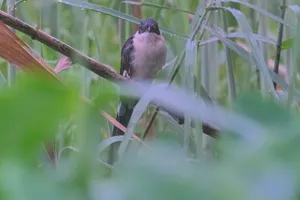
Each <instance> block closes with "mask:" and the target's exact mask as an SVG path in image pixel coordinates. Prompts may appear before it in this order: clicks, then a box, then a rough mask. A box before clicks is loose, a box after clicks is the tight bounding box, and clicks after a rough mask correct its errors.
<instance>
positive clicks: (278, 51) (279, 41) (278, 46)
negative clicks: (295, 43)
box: [273, 0, 286, 89]
mask: <svg viewBox="0 0 300 200" xmlns="http://www.w3.org/2000/svg"><path fill="white" fill-rule="evenodd" d="M280 9H281V16H280V17H281V19H284V17H285V9H286V0H282V5H281V7H280ZM282 38H283V24H282V23H280V24H279V30H278V38H277V43H276V59H275V66H274V72H275V73H276V74H278V70H279V62H280V56H281V45H282ZM273 84H274V88H275V89H276V83H275V82H274V83H273Z"/></svg>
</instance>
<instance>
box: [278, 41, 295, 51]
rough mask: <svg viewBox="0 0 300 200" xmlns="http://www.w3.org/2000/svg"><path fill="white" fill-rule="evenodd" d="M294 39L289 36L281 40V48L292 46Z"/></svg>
mask: <svg viewBox="0 0 300 200" xmlns="http://www.w3.org/2000/svg"><path fill="white" fill-rule="evenodd" d="M293 43H294V39H293V38H290V39H287V40H285V41H283V42H282V45H281V49H282V50H286V49H290V48H292V47H293Z"/></svg>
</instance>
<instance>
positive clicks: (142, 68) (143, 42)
mask: <svg viewBox="0 0 300 200" xmlns="http://www.w3.org/2000/svg"><path fill="white" fill-rule="evenodd" d="M133 45H134V56H133V61H132V66H133V68H134V73H133V75H132V78H147V79H149V78H150V79H152V78H154V77H155V75H156V74H157V72H158V71H159V70H161V69H162V67H163V66H164V64H165V62H166V44H165V40H164V38H163V36H161V35H156V34H149V33H143V34H136V35H135V37H134V40H133Z"/></svg>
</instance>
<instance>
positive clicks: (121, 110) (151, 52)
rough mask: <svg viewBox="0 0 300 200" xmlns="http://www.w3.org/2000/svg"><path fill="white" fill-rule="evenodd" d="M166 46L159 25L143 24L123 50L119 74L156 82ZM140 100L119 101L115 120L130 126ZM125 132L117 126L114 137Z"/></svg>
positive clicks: (112, 152) (113, 152) (112, 157)
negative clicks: (135, 107)
mask: <svg viewBox="0 0 300 200" xmlns="http://www.w3.org/2000/svg"><path fill="white" fill-rule="evenodd" d="M166 55H167V47H166V42H165V38H164V37H163V35H162V33H161V31H160V29H159V26H158V23H157V22H156V21H155V20H154V19H153V18H146V19H144V20H142V21H141V23H140V25H139V27H138V30H137V31H136V33H135V34H133V35H132V36H130V37H129V38H128V39H127V40H126V41H125V42H124V44H123V46H122V49H121V66H120V75H122V76H123V77H125V78H128V79H131V80H134V81H144V80H147V81H153V79H154V78H155V76H156V74H157V73H158V72H159V71H160V70H161V69H162V68H163V66H164V65H165V63H166ZM137 102H138V100H133V99H130V98H120V102H119V104H118V111H117V116H116V120H117V121H118V122H119V123H121V124H122V125H123V126H125V127H127V125H128V123H129V120H130V118H131V115H132V113H133V109H134V106H135V105H136V104H137ZM123 134H124V133H123V132H122V131H121V130H120V129H119V128H117V127H116V126H114V128H113V131H112V134H111V136H119V135H123ZM119 145H120V142H115V143H113V144H112V145H111V146H110V149H109V154H108V164H110V165H113V164H114V163H115V161H116V159H117V151H118V148H119Z"/></svg>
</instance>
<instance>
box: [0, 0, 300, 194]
mask: <svg viewBox="0 0 300 200" xmlns="http://www.w3.org/2000/svg"><path fill="white" fill-rule="evenodd" d="M76 1H77V0H76ZM266 1H267V0H266ZM74 2H75V0H74ZM79 2H81V4H83V3H82V2H89V3H92V4H93V5H94V6H103V8H109V9H114V10H115V11H121V12H123V13H125V14H128V15H131V14H132V13H131V9H132V7H131V5H129V4H125V3H123V4H122V1H121V0H101V1H99V0H98V1H96V0H94V1H84V0H82V1H79ZM143 2H146V3H148V5H145V6H142V16H143V17H153V18H155V19H156V20H157V21H158V22H159V24H160V26H161V27H163V28H165V29H167V30H170V31H173V32H174V33H176V34H174V35H170V34H164V36H165V38H166V41H167V48H168V58H167V62H170V61H173V60H174V59H175V58H176V57H178V56H179V55H180V53H181V52H182V51H183V50H184V49H185V47H187V48H189V46H188V43H187V40H185V39H182V38H181V37H180V36H181V35H184V36H187V35H189V33H190V31H192V30H193V29H192V28H193V27H191V24H190V22H189V17H190V18H191V16H189V15H188V13H186V12H181V11H179V10H178V9H181V10H186V11H189V12H197V11H201V12H202V11H204V10H205V9H204V7H201V6H203V5H205V2H203V1H202V0H201V1H198V0H188V1H183V0H167V1H164V0H151V1H150V0H148V1H143ZM237 2H239V1H235V3H230V4H225V6H228V7H229V6H230V7H234V8H236V9H238V10H240V11H242V14H244V15H245V18H246V19H247V21H246V22H247V23H248V24H245V25H249V26H250V27H251V29H252V30H253V32H254V33H255V34H260V33H262V32H264V31H262V27H261V21H262V18H261V17H262V16H264V15H263V14H258V13H259V12H258V8H255V9H249V8H248V7H247V6H244V5H240V3H237ZM247 2H249V3H252V4H253V5H256V6H258V7H259V8H260V9H262V10H263V12H265V13H267V14H273V15H275V17H276V16H277V17H278V16H279V9H278V8H279V5H280V4H281V1H280V0H276V1H275V0H274V1H268V4H267V6H266V7H262V6H261V4H260V3H259V1H258V0H251V1H247ZM2 3H3V1H1V0H0V8H2V10H6V6H7V5H6V2H4V4H3V5H2ZM289 3H290V4H299V2H297V1H290V2H289ZM152 4H153V5H154V4H155V5H162V6H161V7H159V6H158V7H154V6H151V5H152ZM1 6H2V7H1ZM163 6H167V7H170V9H164V8H163ZM172 8H177V10H176V9H172ZM16 11H17V12H16V15H17V17H18V18H19V19H21V20H22V21H25V22H26V23H28V24H31V25H33V26H38V27H40V28H41V29H42V30H43V31H46V32H48V33H50V34H51V35H53V36H55V37H57V38H59V39H60V40H62V41H64V42H66V43H67V44H70V45H71V46H73V47H74V48H76V49H78V50H80V51H82V52H83V53H84V54H87V55H89V56H90V57H93V58H95V59H96V60H98V61H99V62H101V63H104V64H107V65H109V66H112V68H113V69H115V70H116V71H118V70H119V67H120V66H119V65H120V49H121V45H122V42H123V40H124V39H125V36H126V37H127V36H128V35H131V34H133V33H134V31H133V29H132V27H131V25H132V23H127V25H129V26H128V27H125V28H124V27H123V28H122V29H121V28H120V27H119V25H120V20H119V19H118V18H117V17H112V16H111V15H109V14H103V13H101V12H100V11H99V12H96V11H93V10H91V9H86V8H85V9H83V7H80V6H70V5H67V4H63V3H58V2H55V1H51V0H26V1H22V2H19V3H18V5H17V10H16ZM220 13H221V12H220V10H216V12H214V13H213V15H212V16H209V17H211V18H209V19H210V22H209V23H208V25H209V26H210V27H212V28H214V27H217V28H219V27H222V24H223V22H222V20H220V17H219V14H220ZM200 14H203V13H200ZM238 14H239V13H238ZM289 14H291V13H289ZM226 16H227V17H228V22H229V23H228V25H229V27H228V30H229V32H233V33H234V32H236V33H237V35H242V36H243V37H241V38H239V41H240V42H244V43H245V44H247V45H249V44H248V43H247V42H246V41H247V39H249V38H250V39H253V38H254V37H253V35H251V34H250V36H249V35H247V34H248V33H244V32H243V30H241V29H240V27H238V24H237V21H236V18H235V17H234V16H233V15H232V14H230V13H229V12H228V13H227V14H226ZM200 19H201V17H199V20H200ZM289 19H290V18H288V22H290V23H291V25H292V26H294V21H295V20H294V18H293V20H289ZM124 21H126V20H124ZM128 21H130V20H129V18H128ZM197 22H198V21H197V19H196V21H195V22H194V23H197ZM292 22H293V23H292ZM259 25H260V26H259ZM259 27H260V28H259ZM263 28H265V29H266V30H265V31H266V35H262V39H261V41H269V40H267V39H271V40H272V41H275V42H276V38H277V28H278V22H276V21H275V20H274V19H270V18H268V20H267V23H266V26H265V27H263ZM221 30H224V29H222V28H220V30H219V29H214V31H215V32H217V31H220V32H221ZM286 31H287V33H286V34H285V38H284V41H285V42H284V43H283V48H284V49H285V51H283V52H282V53H283V55H282V57H283V59H282V62H281V64H283V65H286V68H287V69H290V68H291V63H290V60H291V57H290V48H292V46H293V45H292V44H293V40H292V39H289V38H291V37H293V33H292V32H290V33H289V31H290V29H287V30H286ZM205 32H206V34H207V35H205V37H204V39H205V40H209V39H217V41H218V43H213V42H208V43H207V45H203V46H198V48H192V50H191V49H190V51H189V52H191V54H193V55H188V56H187V57H188V58H190V59H191V60H192V59H193V60H194V61H195V62H196V64H195V66H193V67H194V68H195V69H194V71H195V72H194V74H193V75H194V77H190V74H189V75H186V74H185V73H184V72H185V69H183V67H184V66H181V69H180V70H181V71H180V73H179V74H178V76H177V77H176V81H175V82H176V84H177V85H179V86H181V85H182V84H183V80H187V79H191V80H192V79H193V80H194V82H195V83H194V85H193V84H191V85H193V88H192V90H190V93H188V94H187V95H186V96H182V98H181V99H179V100H178V101H177V103H180V104H185V101H186V100H187V98H188V97H191V98H192V97H195V98H196V97H197V98H200V95H198V94H200V91H199V88H201V86H202V84H203V83H206V82H207V83H209V84H208V85H209V87H208V88H205V89H207V93H208V95H209V96H210V97H211V99H213V101H215V102H217V103H218V104H220V105H223V106H224V108H226V111H228V113H229V111H230V112H231V111H232V112H234V114H235V115H236V116H241V117H243V118H245V119H247V120H248V123H249V124H251V125H252V123H253V124H254V125H253V126H255V124H256V125H261V127H263V128H264V130H265V132H264V133H263V134H262V135H258V136H257V133H256V132H255V131H256V130H257V129H255V130H252V129H250V128H249V127H241V124H239V123H238V122H234V121H232V120H231V118H230V117H228V119H227V118H226V115H224V114H223V115H222V116H221V117H223V121H225V122H228V124H231V125H232V126H235V127H237V129H236V130H241V131H240V132H229V131H226V130H222V131H221V133H220V138H219V139H218V140H214V141H213V142H212V145H211V146H209V147H210V148H208V149H207V148H206V146H205V145H203V144H202V142H203V143H204V142H205V138H202V133H201V132H200V131H201V130H200V129H199V127H197V126H196V127H190V129H184V128H182V127H181V126H179V125H177V124H174V123H170V122H172V121H171V119H169V118H167V117H165V116H164V115H159V117H158V120H156V124H155V126H154V133H155V135H156V139H155V140H154V141H152V142H148V143H147V144H148V146H145V145H144V146H142V148H141V149H139V151H138V152H135V151H133V150H135V148H129V150H128V152H126V153H125V155H124V158H123V159H122V162H120V163H119V164H118V165H116V166H115V167H114V168H113V169H112V168H111V166H109V165H107V164H106V163H105V160H106V151H104V152H101V151H100V150H99V146H101V144H103V143H107V142H108V141H107V140H106V139H107V138H108V137H109V134H110V132H111V130H112V125H111V124H110V123H108V122H107V120H105V119H104V118H103V117H102V116H101V115H100V110H104V111H106V112H108V113H109V114H111V115H112V116H115V113H116V110H117V106H116V105H117V101H118V95H119V91H118V88H117V87H116V85H114V84H112V83H110V82H109V81H107V80H104V79H102V78H101V77H98V76H96V75H95V74H93V73H92V72H89V71H88V70H86V69H83V68H82V66H78V65H77V64H74V65H73V66H72V68H71V69H69V70H66V71H63V72H62V73H61V74H60V76H61V77H62V79H63V80H65V81H66V82H67V83H68V87H64V86H62V85H60V84H59V83H55V82H53V81H51V80H50V79H48V78H47V77H32V76H29V75H27V74H23V73H22V72H18V77H17V80H16V83H15V84H14V86H13V87H11V88H9V87H7V86H6V83H5V80H4V79H5V78H7V76H6V74H7V62H6V61H4V60H2V59H1V58H0V71H1V72H2V74H3V76H1V74H0V79H1V81H0V86H1V87H0V134H1V137H0V160H1V162H0V163H1V164H0V177H1V178H0V199H3V200H4V199H5V200H8V199H12V200H13V199H15V200H20V199H24V200H34V199H57V200H59V199H64V200H66V199H72V200H74V199H78V200H79V199H85V200H86V199H93V200H94V199H110V200H120V199H130V200H134V199H158V200H159V199H174V200H176V199H208V200H209V199H211V200H213V199H230V200H234V199H249V200H250V199H261V200H267V199H270V200H271V199H272V200H274V199H280V200H281V199H299V189H298V188H299V186H300V182H299V179H298V176H299V167H300V162H299V161H300V159H298V148H299V145H298V143H299V139H300V138H299V134H300V133H299V130H300V129H299V128H300V127H299V123H298V122H299V117H300V116H299V113H298V107H299V105H298V100H297V98H295V100H294V101H293V105H292V109H289V108H288V107H287V106H286V102H285V100H284V99H281V100H275V99H274V98H272V97H270V95H269V90H268V88H267V89H266V88H265V87H266V86H265V85H263V84H262V85H260V84H259V82H258V81H257V79H258V77H257V76H256V75H257V74H256V72H255V70H254V67H255V66H254V64H253V63H251V62H249V61H248V60H245V59H244V58H242V57H241V56H240V54H238V53H240V52H236V51H234V50H232V49H231V51H232V53H233V56H232V59H233V66H232V67H233V71H234V76H235V79H236V85H235V87H236V89H237V93H238V97H237V99H232V100H230V98H228V96H229V95H228V81H229V80H228V76H227V70H226V67H228V66H227V65H226V63H227V62H226V59H228V56H227V55H226V54H225V51H224V43H223V42H221V41H219V38H218V37H216V35H214V34H211V33H209V31H208V30H207V29H205ZM218 33H219V32H218ZM243 34H244V35H243ZM17 35H18V36H19V37H21V38H22V39H23V40H24V41H25V42H27V43H28V44H29V45H30V46H31V47H32V48H33V49H34V50H35V51H36V52H37V53H38V54H39V55H41V56H42V57H43V58H44V59H45V60H46V61H47V62H48V63H50V64H51V66H53V67H54V66H55V64H56V62H57V59H58V58H59V57H60V55H59V54H58V53H57V52H54V51H53V50H52V49H50V48H48V47H46V46H45V45H43V44H40V43H39V42H37V41H34V40H32V39H31V38H30V37H28V36H26V35H24V34H22V33H20V32H17ZM220 35H222V34H220ZM245 35H246V36H245ZM247 37H248V38H247ZM197 39H199V37H197ZM224 39H227V40H230V41H232V42H237V40H238V39H237V38H230V39H228V38H227V37H225V36H224ZM197 42H199V41H197ZM201 42H203V40H201V41H200V43H201ZM255 42H256V40H255ZM275 42H274V43H275ZM192 44H195V43H192ZM216 44H217V45H216ZM234 47H236V46H234ZM262 49H264V50H265V51H261V50H262ZM275 49H276V48H275V45H274V44H273V43H260V44H259V49H258V50H259V51H258V50H257V49H254V51H256V52H255V53H257V55H262V54H263V53H265V52H267V53H266V54H264V55H263V56H262V57H265V56H266V58H267V59H274V58H275V54H276V52H275ZM195 56H196V58H195ZM247 56H249V58H250V56H251V55H250V54H249V55H248V54H246V57H247ZM251 59H253V57H251V58H250V59H249V60H251ZM191 60H188V61H191ZM194 61H193V62H191V63H194ZM203 61H205V62H203ZM265 61H267V60H265ZM175 63H177V62H175ZM183 63H184V62H183ZM185 63H188V64H189V65H193V64H191V63H189V62H185ZM203 63H205V64H207V66H206V65H205V66H204V64H203ZM169 64H170V65H168V66H167V67H166V68H165V69H164V70H162V72H160V74H159V75H158V79H160V80H168V78H169V76H170V74H171V72H172V70H173V69H174V62H171V63H169ZM188 64H186V66H188ZM256 67H259V66H256ZM260 67H261V66H260ZM206 72H207V76H204V75H203V74H205V73H206ZM296 72H297V69H296V71H295V73H296ZM205 75H206V74H205ZM3 77H4V78H3ZM260 78H262V80H261V82H262V83H263V82H264V78H265V77H263V76H261V77H260ZM296 81H298V80H296ZM189 89H191V88H189ZM296 92H297V91H296ZM283 93H284V96H286V95H287V94H286V92H285V91H284V92H283ZM80 95H84V96H86V97H88V98H89V99H91V100H92V101H93V103H94V104H93V105H87V104H86V103H84V102H83V101H82V100H81V99H80V98H79V97H80ZM162 95H165V94H162ZM190 106H192V105H190ZM200 107H201V106H200V105H199V107H198V106H194V107H192V109H194V110H195V112H197V113H198V114H199V116H203V115H205V114H206V115H211V114H212V113H208V112H206V113H205V110H201V109H200ZM215 111H216V113H217V114H218V113H219V112H218V111H220V110H218V109H216V110H215ZM217 114H216V115H215V116H214V118H213V119H212V121H213V122H218V117H219V116H218V115H217ZM225 114H226V112H225ZM228 116H229V115H228ZM144 120H145V119H144ZM196 120H199V119H195V121H196ZM214 120H215V121H214ZM145 121H146V122H147V119H146V120H145ZM254 122H255V123H254ZM143 123H144V121H143ZM259 128H260V127H259ZM144 129H145V127H144V125H143V124H142V123H141V124H139V126H138V127H137V128H136V129H135V131H136V132H137V134H138V135H140V133H141V132H143V130H144ZM249 129H250V130H249ZM186 130H188V131H186ZM245 130H247V131H245ZM251 131H252V132H253V137H255V139H254V141H255V142H256V143H255V144H256V145H253V143H252V142H250V141H249V140H247V139H245V138H247V137H243V136H244V135H243V134H244V132H247V133H249V132H251ZM175 133H176V134H175ZM185 134H189V136H191V137H185ZM256 136H257V137H256ZM249 137H251V136H249ZM249 137H248V138H249ZM186 138H188V139H190V138H192V139H194V140H195V141H194V143H195V144H196V145H198V148H199V147H200V151H201V152H200V154H199V155H197V157H196V158H195V157H191V156H190V155H191V154H189V153H190V152H189V153H187V152H185V149H186V148H185V147H186V146H184V145H186V144H189V143H186V141H184V140H185V139H186ZM53 139H54V141H55V145H54V149H53V150H54V153H55V160H54V162H53V161H50V160H49V158H48V156H47V148H46V147H47V144H51V143H52V142H53ZM131 144H136V142H132V143H131ZM132 146H133V147H136V145H132ZM130 147H131V146H130ZM132 149H133V150H132ZM193 153H194V152H193Z"/></svg>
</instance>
